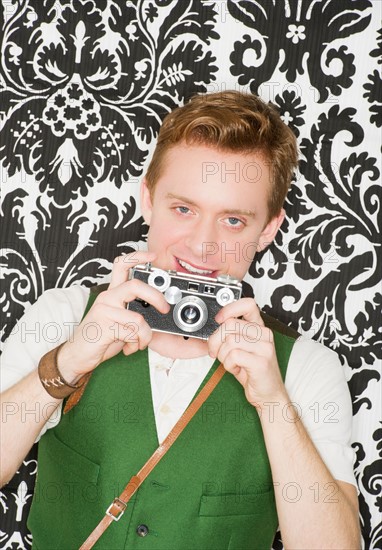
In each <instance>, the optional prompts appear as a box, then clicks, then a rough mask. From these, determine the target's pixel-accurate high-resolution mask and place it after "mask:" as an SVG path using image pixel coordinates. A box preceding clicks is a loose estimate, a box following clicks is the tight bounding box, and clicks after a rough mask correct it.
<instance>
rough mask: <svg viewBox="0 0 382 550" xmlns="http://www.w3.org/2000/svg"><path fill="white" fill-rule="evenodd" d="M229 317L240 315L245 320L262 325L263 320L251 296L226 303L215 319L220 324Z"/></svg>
mask: <svg viewBox="0 0 382 550" xmlns="http://www.w3.org/2000/svg"><path fill="white" fill-rule="evenodd" d="M230 317H242V318H243V319H245V320H247V321H251V322H254V323H257V324H258V325H260V326H264V322H263V320H262V318H261V315H260V310H259V308H258V306H257V304H256V302H255V300H254V299H253V298H241V299H240V300H237V301H236V302H231V303H230V304H227V305H226V306H224V307H223V308H222V309H221V310H220V311H219V313H218V314H217V315H216V316H215V320H216V322H217V323H219V324H221V323H224V322H225V321H227V319H229V318H230Z"/></svg>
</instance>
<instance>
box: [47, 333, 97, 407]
mask: <svg viewBox="0 0 382 550" xmlns="http://www.w3.org/2000/svg"><path fill="white" fill-rule="evenodd" d="M64 344H65V342H63V343H62V344H60V345H59V346H57V347H56V348H54V349H52V350H50V351H48V353H46V354H45V355H43V356H42V357H41V359H40V362H39V364H38V375H39V378H40V381H41V384H42V385H43V386H44V388H45V390H46V391H47V392H48V393H49V395H51V396H52V397H54V398H55V399H64V398H65V397H68V395H70V394H72V393H73V392H76V391H81V392H82V393H83V391H84V389H85V388H83V387H82V386H83V384H84V382H87V380H86V376H87V375H85V376H83V377H82V378H80V379H79V380H78V382H77V384H70V383H69V382H67V381H66V380H65V378H64V377H63V376H62V374H61V372H60V370H59V368H58V365H57V356H58V352H59V351H60V349H61V348H62V346H63V345H64Z"/></svg>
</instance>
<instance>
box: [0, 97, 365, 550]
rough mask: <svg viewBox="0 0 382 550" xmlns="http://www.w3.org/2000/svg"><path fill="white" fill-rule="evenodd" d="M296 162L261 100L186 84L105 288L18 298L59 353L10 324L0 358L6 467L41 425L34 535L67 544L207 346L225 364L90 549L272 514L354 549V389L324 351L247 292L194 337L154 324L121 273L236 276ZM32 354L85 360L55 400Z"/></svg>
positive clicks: (289, 527) (231, 529)
mask: <svg viewBox="0 0 382 550" xmlns="http://www.w3.org/2000/svg"><path fill="white" fill-rule="evenodd" d="M296 164H297V147H296V141H295V138H294V136H293V133H292V132H291V131H290V130H289V129H288V127H286V126H285V125H284V124H283V122H282V121H281V119H280V117H279V116H278V114H277V113H276V111H275V110H274V109H273V108H272V107H270V106H268V105H266V104H264V103H263V102H262V101H261V100H260V99H259V98H257V97H255V96H252V95H245V94H239V93H235V92H226V93H222V94H211V95H207V96H199V97H195V98H194V99H193V100H192V101H191V102H190V103H188V104H187V105H186V106H184V107H182V108H179V109H176V110H175V111H174V112H173V113H171V114H170V115H169V116H168V117H166V119H165V121H164V123H163V126H162V129H161V132H160V135H159V138H158V144H157V147H156V150H155V152H154V156H153V159H152V162H151V164H150V166H149V169H148V172H147V174H146V177H145V178H144V180H143V182H142V192H141V209H142V213H143V216H144V218H145V220H146V222H147V223H148V225H149V227H150V230H149V234H148V241H147V244H148V252H142V251H141V252H136V253H134V254H130V255H127V256H123V257H119V258H117V259H116V260H115V263H114V266H113V271H112V276H111V282H110V285H109V287H108V289H107V290H105V291H103V292H100V293H98V294H97V293H91V295H90V298H89V291H88V290H86V289H84V288H81V287H74V288H72V289H65V290H64V289H61V290H52V291H49V292H46V293H45V294H44V295H43V296H42V297H41V298H40V300H39V301H38V302H37V304H36V305H35V306H32V308H30V310H29V311H28V312H27V314H26V315H25V317H24V322H25V323H27V324H33V322H36V319H39V321H40V323H42V324H43V323H44V322H49V320H54V321H56V322H59V323H60V326H61V327H62V328H63V336H62V338H61V343H63V346H62V347H60V349H59V350H58V353H56V352H55V351H53V352H51V351H50V350H51V349H52V348H53V347H54V345H55V344H49V343H47V342H40V343H39V344H38V345H37V344H36V343H34V344H33V343H30V345H28V344H24V345H23V347H22V346H21V347H20V342H19V341H18V340H17V334H16V335H15V336H14V337H13V338H12V339H10V340H9V343H8V346H7V348H6V349H5V351H4V357H3V366H2V375H3V382H2V388H3V387H4V385H6V387H9V389H7V390H6V391H5V393H4V394H3V396H2V397H3V401H4V403H5V404H7V403H13V404H15V405H16V406H15V408H14V414H8V416H7V418H6V421H4V419H3V423H2V457H1V464H2V474H1V479H2V483H4V482H6V481H7V480H9V479H10V478H11V477H12V475H13V474H14V472H15V471H16V469H17V467H18V466H19V465H20V463H21V462H22V460H23V458H24V457H25V455H26V454H27V452H28V450H29V449H30V447H31V446H32V444H33V442H34V441H35V440H36V439H38V437H39V434H40V433H41V432H42V433H44V432H45V433H44V435H43V437H42V438H41V440H40V444H39V471H38V478H37V485H36V492H35V497H34V502H33V505H32V511H31V516H30V521H29V526H30V528H31V531H32V534H33V537H34V544H35V547H36V548H40V549H45V548H65V549H68V548H78V547H79V546H80V545H81V543H82V542H83V541H84V540H85V539H86V538H87V536H88V535H89V534H90V532H91V531H92V530H93V529H94V527H95V526H96V525H97V523H98V522H99V521H100V520H101V519H102V517H103V515H104V513H105V509H106V508H107V507H108V505H109V504H110V502H111V501H112V500H113V498H114V497H116V496H118V495H119V494H120V492H121V490H122V489H123V487H124V486H125V484H126V483H127V481H128V480H129V479H130V478H131V476H133V475H134V474H136V473H137V472H138V470H139V469H140V468H141V467H142V465H143V464H144V463H145V462H146V460H147V459H148V458H149V456H150V455H151V454H152V453H153V452H154V451H155V449H156V447H157V446H158V444H160V443H161V442H162V441H163V440H164V439H165V437H166V436H167V434H168V433H169V432H170V430H171V429H172V427H173V426H174V424H175V423H176V421H177V420H178V419H179V418H180V416H181V414H182V413H183V412H184V410H185V409H186V407H187V406H188V405H189V403H190V402H191V401H192V399H193V397H194V395H195V393H196V392H197V390H198V388H199V387H200V386H201V385H203V384H204V383H205V381H206V380H207V379H208V378H209V377H210V376H211V374H212V372H213V371H214V370H215V369H216V366H217V364H218V363H219V362H221V363H223V364H224V368H225V370H226V371H227V372H226V374H225V376H224V377H223V379H222V380H221V381H220V382H219V384H218V386H217V387H216V388H215V390H214V392H213V393H212V394H211V396H210V397H209V398H208V400H207V401H206V403H205V404H204V406H203V407H202V409H201V410H200V411H199V412H198V413H197V414H196V415H195V417H194V418H193V419H192V421H191V422H190V424H189V425H188V426H187V428H186V429H185V430H184V432H183V433H182V434H181V436H180V437H179V439H178V440H177V441H176V442H175V444H174V445H173V447H171V449H170V450H169V451H168V453H167V454H166V456H165V457H164V458H163V459H162V461H161V462H160V463H159V464H158V465H157V466H156V467H155V468H154V470H153V472H152V473H151V474H150V475H149V477H148V478H147V479H146V480H145V481H144V483H143V484H142V486H141V488H140V489H139V491H138V492H137V494H136V495H135V497H134V498H133V501H132V502H131V503H129V505H128V507H127V509H126V511H125V513H124V515H123V516H122V518H121V520H120V521H119V522H118V523H113V524H112V525H111V526H110V527H109V529H108V531H106V532H105V533H104V535H102V537H101V539H100V540H99V542H98V543H97V546H96V547H97V548H125V547H126V548H139V547H142V548H149V549H156V548H158V549H163V550H164V549H166V550H167V549H169V548H174V549H175V548H177V549H180V548H185V549H191V548H195V549H201V548H205V549H207V548H208V549H211V548H219V549H220V548H230V549H234V548H237V549H239V548H240V549H244V548H248V549H249V548H251V549H252V548H270V547H271V544H272V541H273V537H274V534H275V531H276V529H277V526H278V525H279V526H280V529H281V533H282V538H283V542H284V545H285V547H286V548H293V549H296V548H305V549H306V548H309V549H312V548H321V549H322V548H325V549H327V548H347V549H350V548H358V547H359V544H360V541H359V527H358V506H357V493H356V488H355V482H354V478H353V476H352V452H351V449H350V447H349V438H350V426H351V424H350V419H351V403H350V397H349V393H348V390H347V386H346V381H345V379H344V375H343V372H342V369H341V366H340V364H339V362H338V359H337V358H336V356H335V355H334V354H333V353H332V352H331V351H329V350H327V349H325V348H324V347H323V346H321V345H319V344H317V343H314V342H312V341H309V340H306V339H303V338H299V339H297V340H296V338H295V337H294V336H292V335H291V334H289V335H285V334H282V333H281V332H280V330H278V329H277V330H273V331H272V330H271V329H270V328H268V327H267V326H265V324H264V321H263V316H262V315H261V314H260V311H259V309H258V307H257V305H256V303H255V301H254V299H252V298H241V299H240V300H238V301H236V302H232V303H230V304H228V305H226V306H225V307H224V308H223V309H222V310H221V311H220V313H219V314H218V315H217V317H216V320H217V322H218V323H219V328H218V329H217V330H216V332H215V333H214V334H212V336H210V337H209V339H208V340H207V341H204V340H200V339H195V338H188V339H184V338H183V337H182V336H179V335H174V334H166V333H161V332H154V331H152V330H151V328H150V326H149V325H148V323H147V322H146V320H145V319H144V318H143V317H142V316H141V315H139V314H138V313H136V312H134V311H130V310H129V309H126V304H129V303H130V302H131V301H132V300H134V299H136V298H139V299H141V300H144V301H146V302H148V303H149V304H151V306H152V307H155V308H156V309H157V310H158V311H160V312H161V313H162V314H166V313H168V311H169V309H170V306H169V304H168V303H167V302H166V300H165V298H164V295H163V294H162V293H161V292H159V291H158V290H157V289H155V288H153V287H151V286H149V285H148V284H146V283H144V282H142V281H138V280H136V279H133V280H129V278H128V277H129V271H130V269H131V268H132V267H134V266H135V265H137V264H142V263H145V262H148V261H150V262H152V263H153V265H155V266H156V267H158V268H161V269H165V270H168V269H172V270H176V271H178V272H183V273H192V274H193V273H199V274H203V275H205V276H207V277H216V276H218V275H221V274H229V275H230V276H231V277H235V278H237V279H239V280H241V279H242V278H243V277H244V275H245V274H246V272H247V270H248V268H249V265H250V263H251V261H252V259H253V253H254V252H256V251H259V250H262V249H263V248H264V247H265V246H266V245H267V244H269V243H270V242H271V241H272V240H273V238H274V237H275V235H276V233H277V230H278V229H279V227H280V225H281V223H282V221H283V219H284V211H283V209H282V204H283V201H284V199H285V195H286V192H287V190H288V187H289V184H290V181H291V178H292V174H293V170H294V169H295V167H296ZM249 250H250V251H252V255H251V256H250V255H249V252H248V251H249ZM85 309H86V311H85V315H84V310H85ZM83 315H84V317H83ZM82 317H83V318H82ZM81 319H82V321H81ZM74 322H78V323H79V326H78V327H77V328H76V330H75V331H74V334H72V335H71V334H70V327H71V326H73V323H74ZM65 327H66V328H65ZM65 331H66V332H65ZM46 352H48V355H46V356H45V357H44V359H43V367H41V369H40V375H41V373H44V372H50V373H52V372H56V373H57V376H61V379H62V380H64V381H66V385H65V388H64V390H65V389H66V390H67V391H68V392H70V391H73V390H74V389H75V387H76V386H77V385H78V384H79V383H81V381H80V380H81V377H82V376H83V375H85V374H87V373H90V372H91V373H92V375H91V378H90V380H89V382H88V384H87V386H86V389H85V391H84V393H83V396H82V398H81V400H80V401H79V403H78V404H77V405H76V406H75V407H74V408H73V409H72V410H71V411H70V412H68V413H67V414H66V415H63V416H60V412H59V411H60V407H61V403H62V399H58V398H53V397H52V395H57V394H56V393H55V391H54V388H53V391H52V388H51V387H48V388H45V387H44V385H43V384H42V383H41V380H40V378H39V374H38V370H37V366H38V363H39V361H40V360H41V357H42V356H43V355H44V354H45V353H46ZM55 361H57V365H55ZM40 366H41V365H40ZM56 368H57V369H58V370H55V369H56ZM44 369H48V370H47V371H44ZM49 369H50V370H49ZM41 377H42V378H43V376H42V375H41ZM43 379H44V378H43ZM79 381H80V382H79ZM12 384H14V385H13V386H12ZM71 386H73V387H72V388H71ZM48 392H49V393H48ZM36 403H37V404H39V407H40V408H39V410H40V411H44V412H45V414H41V415H40V416H39V418H38V419H37V421H36V418H35V417H33V416H32V419H31V420H29V419H28V418H24V421H23V419H22V414H21V411H22V409H23V407H22V404H24V410H30V409H31V408H32V407H35V406H36ZM328 403H332V404H335V406H336V418H335V419H334V421H333V422H329V423H325V422H323V420H322V415H321V417H320V418H317V416H315V415H314V411H313V410H312V406H313V405H314V406H317V407H318V410H319V411H321V412H322V409H321V408H322V407H324V406H326V405H327V404H328ZM293 404H294V405H293ZM4 410H6V409H4ZM324 410H326V409H324ZM18 411H20V412H18ZM48 411H49V414H47V412H48ZM301 415H302V418H301ZM24 416H25V415H24ZM49 417H50V418H49ZM48 427H50V429H49V430H47V428H48ZM15 434H17V437H15ZM52 491H53V493H54V494H53V495H52V493H51V492H52Z"/></svg>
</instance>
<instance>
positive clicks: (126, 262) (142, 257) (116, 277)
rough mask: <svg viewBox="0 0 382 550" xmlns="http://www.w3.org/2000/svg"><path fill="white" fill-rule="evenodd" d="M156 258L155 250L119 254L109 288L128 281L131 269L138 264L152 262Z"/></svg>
mask: <svg viewBox="0 0 382 550" xmlns="http://www.w3.org/2000/svg"><path fill="white" fill-rule="evenodd" d="M155 258H156V254H155V253H154V252H146V251H143V250H138V251H135V252H132V253H131V254H125V255H123V256H117V258H115V260H114V263H113V270H112V272H111V281H110V285H109V288H115V287H117V286H118V285H120V284H122V283H124V282H126V281H127V280H128V278H129V270H130V269H131V268H132V267H135V266H136V265H138V264H144V263H146V262H152V261H153V260H155Z"/></svg>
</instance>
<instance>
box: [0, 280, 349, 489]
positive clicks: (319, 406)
mask: <svg viewBox="0 0 382 550" xmlns="http://www.w3.org/2000/svg"><path fill="white" fill-rule="evenodd" d="M88 297H89V289H87V288H85V287H81V286H72V287H70V288H65V289H51V290H47V291H46V292H44V294H42V296H40V298H39V299H38V300H37V302H36V303H35V304H33V305H32V306H30V307H29V309H28V310H27V311H26V313H25V314H24V316H23V317H22V318H21V319H20V320H19V321H18V323H17V324H16V325H15V327H14V329H13V331H12V334H11V335H10V336H9V338H8V341H7V342H6V345H5V348H4V352H3V355H2V357H1V368H0V391H1V392H3V391H5V390H6V389H7V388H9V387H11V386H12V385H13V384H15V383H17V382H18V381H20V380H21V379H22V378H23V377H24V376H26V375H27V374H28V373H29V372H31V371H32V370H34V369H35V368H36V367H37V365H38V363H39V360H40V358H41V357H42V356H43V355H44V354H45V353H47V352H48V351H49V350H51V349H53V348H54V347H56V346H57V345H58V344H60V343H61V342H65V341H66V340H68V339H69V338H70V336H71V335H72V334H73V331H74V328H75V327H76V326H77V325H78V324H79V323H80V321H81V319H82V316H83V313H84V310H85V307H86V304H87V301H88ZM212 363H213V359H212V358H211V357H210V356H208V355H207V356H205V357H202V358H200V357H198V358H196V359H175V360H172V359H169V358H168V357H162V356H161V355H159V354H158V353H156V352H154V351H153V350H150V349H149V367H150V381H151V390H152V398H153V405H154V414H155V421H156V428H157V434H158V440H159V441H160V442H161V441H163V439H164V438H165V437H166V436H167V435H168V433H169V432H170V431H171V429H172V428H173V426H174V425H175V424H176V422H177V421H178V420H179V418H180V416H181V415H182V414H183V412H184V411H185V409H186V407H187V406H188V405H189V403H190V402H191V400H192V398H193V396H194V394H195V392H196V390H197V389H198V387H199V386H200V384H201V382H202V381H203V379H204V377H205V375H206V374H207V372H208V371H209V369H210V367H211V365H212ZM285 387H286V390H287V392H288V395H289V397H290V399H291V401H292V402H293V403H294V404H295V407H296V408H297V411H298V412H299V414H300V415H301V418H302V421H303V423H304V425H305V428H306V430H307V432H308V433H309V436H310V438H311V439H312V441H313V443H314V444H315V446H316V448H317V450H318V451H319V453H320V455H321V457H322V459H323V461H324V462H325V464H326V466H327V467H328V469H329V470H330V472H331V474H332V476H333V477H334V479H338V480H341V481H346V482H348V483H352V484H353V485H355V486H357V485H356V481H355V478H354V473H353V460H354V452H353V449H352V448H351V446H350V443H351V442H350V438H351V423H352V404H351V398H350V394H349V390H348V387H347V383H346V378H345V374H344V370H343V367H342V365H341V363H340V361H339V359H338V357H337V355H336V354H335V353H334V352H333V351H331V350H329V349H328V348H326V347H325V346H323V345H322V344H319V343H317V342H315V341H314V340H310V339H307V338H304V337H300V338H299V339H298V340H297V341H296V342H295V344H294V346H293V350H292V353H291V356H290V359H289V363H288V369H287V374H286V379H285ZM277 406H278V405H277V402H275V403H273V404H271V405H270V406H269V414H272V408H273V407H277ZM49 412H50V411H49ZM265 412H266V413H267V412H268V411H265ZM39 413H40V414H44V411H39ZM283 413H284V411H283ZM285 415H286V416H287V415H288V411H287V410H285ZM60 417H61V407H59V408H58V409H57V410H56V411H55V413H53V415H52V416H51V417H50V418H49V420H48V422H47V423H46V425H45V426H44V429H43V430H42V432H41V434H40V437H41V435H42V434H43V433H44V432H45V431H46V430H47V429H49V428H52V427H53V426H55V425H57V424H58V422H59V420H60Z"/></svg>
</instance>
